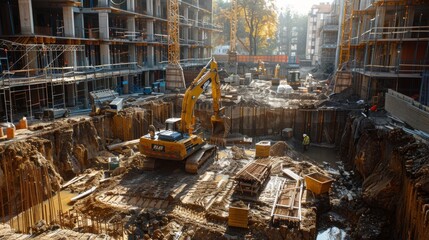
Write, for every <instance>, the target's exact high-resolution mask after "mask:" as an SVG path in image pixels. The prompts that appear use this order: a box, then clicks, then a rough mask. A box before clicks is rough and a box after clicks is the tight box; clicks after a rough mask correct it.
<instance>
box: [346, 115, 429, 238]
mask: <svg viewBox="0 0 429 240" xmlns="http://www.w3.org/2000/svg"><path fill="white" fill-rule="evenodd" d="M340 157H341V159H342V161H344V163H345V166H346V167H347V168H348V169H349V170H354V171H355V172H356V173H357V174H358V175H359V177H360V178H361V180H362V197H363V200H364V201H365V202H366V203H367V204H368V205H369V206H371V207H374V208H379V209H383V210H386V211H387V212H389V213H390V215H391V219H390V221H391V222H392V223H393V226H390V227H391V230H392V238H393V239H417V240H418V239H427V237H428V236H429V226H428V224H429V223H428V220H429V174H428V173H429V147H428V144H427V143H424V142H422V141H420V140H416V139H415V138H414V137H413V136H412V135H410V134H407V133H405V132H404V131H403V130H401V129H393V130H389V129H387V128H383V127H380V126H376V125H375V124H374V123H373V122H372V121H371V120H370V119H368V118H363V117H360V116H352V117H350V118H349V119H348V120H347V123H346V127H345V131H344V134H343V136H342V140H341V143H340ZM358 217H359V218H360V220H359V221H360V222H364V219H365V218H366V217H365V214H362V215H361V216H358ZM358 228H359V226H358Z"/></svg>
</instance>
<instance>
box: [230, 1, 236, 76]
mask: <svg viewBox="0 0 429 240" xmlns="http://www.w3.org/2000/svg"><path fill="white" fill-rule="evenodd" d="M237 12H238V3H237V0H231V15H230V16H231V18H230V26H231V29H230V36H229V40H230V41H229V51H228V63H229V68H230V70H231V71H232V72H233V73H235V74H236V73H237Z"/></svg>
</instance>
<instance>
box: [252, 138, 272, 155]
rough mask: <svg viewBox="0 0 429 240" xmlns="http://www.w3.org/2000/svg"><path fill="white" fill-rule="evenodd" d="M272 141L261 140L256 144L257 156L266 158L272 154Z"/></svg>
mask: <svg viewBox="0 0 429 240" xmlns="http://www.w3.org/2000/svg"><path fill="white" fill-rule="evenodd" d="M270 149H271V143H270V142H269V141H261V142H258V143H257V144H256V153H255V157H257V158H265V157H269V156H270Z"/></svg>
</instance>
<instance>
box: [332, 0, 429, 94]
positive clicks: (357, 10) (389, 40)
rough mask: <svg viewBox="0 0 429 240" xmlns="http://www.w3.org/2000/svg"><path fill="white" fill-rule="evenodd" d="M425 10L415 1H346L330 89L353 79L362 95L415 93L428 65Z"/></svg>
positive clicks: (423, 4)
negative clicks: (394, 91) (336, 66)
mask: <svg viewBox="0 0 429 240" xmlns="http://www.w3.org/2000/svg"><path fill="white" fill-rule="evenodd" d="M428 10H429V5H428V4H427V1H420V0H408V1H403V0H397V1H393V0H378V1H357V0H346V1H345V2H344V9H343V11H344V15H343V18H342V32H341V42H340V55H339V64H338V72H337V75H336V76H337V77H336V80H335V81H334V83H335V87H334V89H336V88H337V85H341V84H342V85H343V86H345V85H346V83H347V84H350V85H352V84H354V85H356V88H357V89H359V91H360V92H359V93H358V94H360V95H361V97H362V98H363V99H368V100H370V99H371V98H373V97H379V96H378V95H379V94H380V93H381V92H385V91H386V90H387V89H388V88H392V89H395V90H396V91H398V90H399V89H400V88H402V90H401V91H403V93H406V94H409V95H410V96H411V95H416V96H417V95H420V96H421V95H422V94H423V93H422V92H421V89H422V88H425V86H424V84H425V81H424V79H423V77H422V76H423V74H424V73H425V72H427V71H428V68H429V43H428V42H429V26H428V25H427V12H428ZM349 72H350V74H349ZM352 73H353V76H354V81H351V77H352ZM348 76H350V80H348V79H347V78H348ZM339 78H342V79H343V80H342V83H339V82H338V80H339ZM413 81H416V83H417V81H419V83H418V84H420V87H416V86H415V85H418V84H416V83H412V82H413ZM340 89H344V88H343V87H340V88H339V89H338V90H335V92H338V91H339V90H340ZM419 93H420V94H419Z"/></svg>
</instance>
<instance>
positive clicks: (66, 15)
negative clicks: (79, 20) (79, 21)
mask: <svg viewBox="0 0 429 240" xmlns="http://www.w3.org/2000/svg"><path fill="white" fill-rule="evenodd" d="M63 21H64V35H65V36H66V37H74V36H75V28H74V13H73V7H63Z"/></svg>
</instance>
